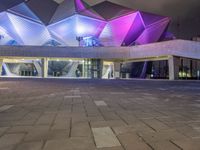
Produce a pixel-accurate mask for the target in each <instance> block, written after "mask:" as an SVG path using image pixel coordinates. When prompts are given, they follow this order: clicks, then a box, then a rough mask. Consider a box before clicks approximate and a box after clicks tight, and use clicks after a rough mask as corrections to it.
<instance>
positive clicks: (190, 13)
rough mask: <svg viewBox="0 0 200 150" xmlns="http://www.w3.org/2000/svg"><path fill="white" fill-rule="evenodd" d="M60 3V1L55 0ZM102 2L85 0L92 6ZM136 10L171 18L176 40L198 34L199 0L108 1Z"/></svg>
mask: <svg viewBox="0 0 200 150" xmlns="http://www.w3.org/2000/svg"><path fill="white" fill-rule="evenodd" d="M57 1H62V0H57ZM101 1H104V0H85V2H87V3H89V4H91V5H94V4H96V3H98V2H101ZM110 1H111V2H114V3H118V4H121V5H124V6H128V7H131V8H133V9H136V10H143V11H147V12H152V13H156V14H161V15H165V16H169V17H171V18H172V22H171V26H170V28H169V31H171V32H172V33H174V34H175V35H176V37H178V38H185V39H189V38H191V37H192V36H195V35H199V34H200V0H110Z"/></svg>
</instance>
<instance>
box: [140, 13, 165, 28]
mask: <svg viewBox="0 0 200 150" xmlns="http://www.w3.org/2000/svg"><path fill="white" fill-rule="evenodd" d="M140 15H141V17H142V19H143V22H144V25H145V26H149V25H151V24H154V23H156V22H159V21H161V20H163V19H166V18H167V17H164V16H159V15H155V14H151V13H146V12H142V11H140Z"/></svg>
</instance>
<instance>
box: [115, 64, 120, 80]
mask: <svg viewBox="0 0 200 150" xmlns="http://www.w3.org/2000/svg"><path fill="white" fill-rule="evenodd" d="M120 74H121V63H120V62H114V78H116V79H117V78H121V75H120Z"/></svg>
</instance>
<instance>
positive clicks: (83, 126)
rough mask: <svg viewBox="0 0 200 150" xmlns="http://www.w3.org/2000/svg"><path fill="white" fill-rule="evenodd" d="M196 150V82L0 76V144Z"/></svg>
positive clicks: (23, 148) (199, 125)
mask: <svg viewBox="0 0 200 150" xmlns="http://www.w3.org/2000/svg"><path fill="white" fill-rule="evenodd" d="M182 149H183V150H200V82H198V81H194V82H192V81H172V82H170V81H148V80H147V81H143V80H62V79H0V150H182Z"/></svg>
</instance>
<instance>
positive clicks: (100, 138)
mask: <svg viewBox="0 0 200 150" xmlns="http://www.w3.org/2000/svg"><path fill="white" fill-rule="evenodd" d="M92 132H93V135H94V139H95V143H96V146H97V148H104V147H116V146H121V144H120V143H119V141H118V139H117V138H116V136H115V135H114V133H113V131H112V130H111V128H110V127H104V128H92Z"/></svg>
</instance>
